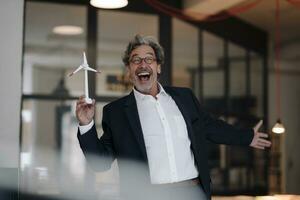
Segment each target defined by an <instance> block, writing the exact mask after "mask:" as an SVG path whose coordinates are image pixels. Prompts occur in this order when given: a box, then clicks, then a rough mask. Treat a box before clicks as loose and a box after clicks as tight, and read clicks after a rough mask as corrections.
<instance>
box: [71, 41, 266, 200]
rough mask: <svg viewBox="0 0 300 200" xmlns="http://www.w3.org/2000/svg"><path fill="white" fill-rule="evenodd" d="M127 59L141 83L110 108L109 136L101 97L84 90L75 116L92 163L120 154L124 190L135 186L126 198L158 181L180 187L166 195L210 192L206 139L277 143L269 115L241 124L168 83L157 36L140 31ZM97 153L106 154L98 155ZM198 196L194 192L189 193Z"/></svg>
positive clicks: (102, 165)
mask: <svg viewBox="0 0 300 200" xmlns="http://www.w3.org/2000/svg"><path fill="white" fill-rule="evenodd" d="M123 62H124V64H125V66H126V69H127V72H128V73H129V77H130V80H131V82H132V83H133V85H134V88H133V91H132V92H131V93H130V94H129V95H127V96H125V97H123V98H121V99H118V100H116V101H114V102H112V103H109V104H108V105H106V106H105V107H104V108H103V119H102V128H103V132H104V133H103V135H102V137H101V138H100V139H98V137H97V132H96V129H95V125H94V121H93V117H94V112H95V111H94V110H95V101H93V104H92V105H88V104H86V103H85V101H84V98H83V97H81V98H80V99H79V100H78V102H77V107H76V116H77V118H78V121H79V124H80V127H79V131H78V139H79V142H80V146H81V148H82V150H83V152H84V154H85V156H86V158H87V160H88V161H89V163H90V165H91V166H92V167H93V168H95V169H109V168H110V164H111V163H112V161H113V160H114V159H115V158H117V159H118V165H119V170H120V181H121V189H123V191H124V193H126V192H128V191H130V193H131V194H130V195H131V196H130V195H129V196H128V195H127V197H129V198H130V197H132V196H134V195H137V198H141V197H142V196H143V195H144V196H147V195H148V194H150V193H145V192H144V190H143V192H141V190H140V189H137V186H142V187H145V188H151V190H150V189H149V190H148V191H152V189H153V191H158V190H159V189H161V188H162V190H163V191H169V192H170V193H174V192H175V194H176V195H173V196H170V195H169V194H166V193H164V194H163V195H165V196H163V198H166V199H172V198H173V197H178V199H183V198H184V199H187V198H186V196H185V197H182V198H181V197H180V192H178V191H192V192H195V193H197V192H199V191H200V192H199V194H200V193H201V191H203V192H204V193H205V196H206V197H207V198H208V199H210V177H209V169H208V164H207V155H206V147H205V145H206V144H205V140H210V141H212V142H215V143H221V144H231V145H245V146H248V145H250V146H252V147H254V148H259V149H264V148H265V147H269V146H270V145H271V143H270V142H269V141H267V140H266V139H265V138H266V137H268V136H267V134H265V133H260V132H258V129H259V127H260V125H261V123H262V122H260V123H259V124H258V125H257V126H256V127H255V128H254V129H253V130H252V129H249V130H238V129H236V128H234V127H232V126H231V125H228V124H227V123H225V122H223V121H221V120H217V119H214V118H212V117H210V115H209V114H207V113H206V112H205V111H204V110H203V109H202V107H201V106H200V104H199V102H198V100H197V99H196V97H195V96H194V95H193V93H192V92H191V90H190V89H187V88H175V87H162V86H161V85H160V84H159V82H158V77H159V75H160V73H161V65H162V64H163V62H164V53H163V49H162V47H161V46H160V44H159V43H158V42H157V41H156V40H155V39H154V38H152V37H149V36H148V37H143V36H140V35H136V36H135V38H134V39H133V40H132V41H131V42H130V43H129V44H128V46H127V49H126V51H125V53H124V56H123ZM91 155H97V156H99V157H101V158H105V159H103V160H101V161H100V162H98V161H95V160H93V157H92V156H91ZM133 163H135V164H136V165H135V166H136V167H133V166H134V165H133ZM141 166H145V167H141ZM142 187H139V188H142ZM157 188H159V189H158V190H156V189H157ZM170 188H171V189H170ZM174 188H175V189H174ZM182 188H189V189H183V190H182ZM190 188H192V189H190ZM135 189H137V190H135ZM146 194H147V195H146ZM159 195H160V193H159ZM125 196H126V195H125ZM160 197H162V196H160ZM199 198H200V197H197V196H196V197H195V196H193V195H191V198H190V199H199Z"/></svg>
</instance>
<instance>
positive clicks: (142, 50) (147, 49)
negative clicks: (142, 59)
mask: <svg viewBox="0 0 300 200" xmlns="http://www.w3.org/2000/svg"><path fill="white" fill-rule="evenodd" d="M140 54H149V55H154V54H155V53H154V50H153V48H152V47H151V46H149V45H141V46H138V47H137V48H135V49H133V50H132V52H131V57H133V56H136V55H140Z"/></svg>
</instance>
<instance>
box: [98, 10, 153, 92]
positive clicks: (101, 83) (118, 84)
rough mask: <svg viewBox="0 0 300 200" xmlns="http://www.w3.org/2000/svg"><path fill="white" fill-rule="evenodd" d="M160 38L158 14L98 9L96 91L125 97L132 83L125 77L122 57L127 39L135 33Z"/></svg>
mask: <svg viewBox="0 0 300 200" xmlns="http://www.w3.org/2000/svg"><path fill="white" fill-rule="evenodd" d="M136 34H142V35H152V36H154V37H156V38H157V39H158V16H156V15H150V14H140V13H133V12H120V11H109V10H99V11H98V36H97V37H98V50H97V66H99V69H101V71H102V73H101V75H99V76H96V81H97V82H96V83H97V84H96V94H97V95H111V96H112V95H113V96H123V95H124V94H125V93H127V92H128V91H129V90H131V88H132V86H131V84H130V83H129V81H128V77H127V76H126V70H125V66H124V64H123V62H122V56H123V53H124V51H125V49H126V46H127V44H128V42H129V41H130V40H131V39H132V38H133V37H134V36H135V35H136Z"/></svg>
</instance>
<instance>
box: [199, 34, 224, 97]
mask: <svg viewBox="0 0 300 200" xmlns="http://www.w3.org/2000/svg"><path fill="white" fill-rule="evenodd" d="M223 58H224V43H223V39H222V38H219V37H217V36H215V35H213V34H211V33H208V32H206V31H204V32H203V73H204V74H203V96H204V99H205V98H211V97H218V98H222V97H223V95H224V63H223V60H224V59H223Z"/></svg>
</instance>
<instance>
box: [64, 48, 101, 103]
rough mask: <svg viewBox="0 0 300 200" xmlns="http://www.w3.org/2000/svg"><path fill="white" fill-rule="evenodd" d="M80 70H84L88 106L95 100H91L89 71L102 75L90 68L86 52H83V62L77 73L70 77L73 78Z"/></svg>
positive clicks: (71, 74)
mask: <svg viewBox="0 0 300 200" xmlns="http://www.w3.org/2000/svg"><path fill="white" fill-rule="evenodd" d="M80 70H84V91H85V102H86V103H87V104H92V103H93V100H92V99H91V98H89V86H88V71H92V72H95V73H101V72H100V71H98V70H95V69H93V68H90V67H89V64H88V62H87V59H86V56H85V52H83V62H82V63H81V65H80V66H79V67H78V68H77V69H76V70H75V71H73V72H72V73H70V74H69V76H73V75H74V74H76V73H77V72H79V71H80Z"/></svg>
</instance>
